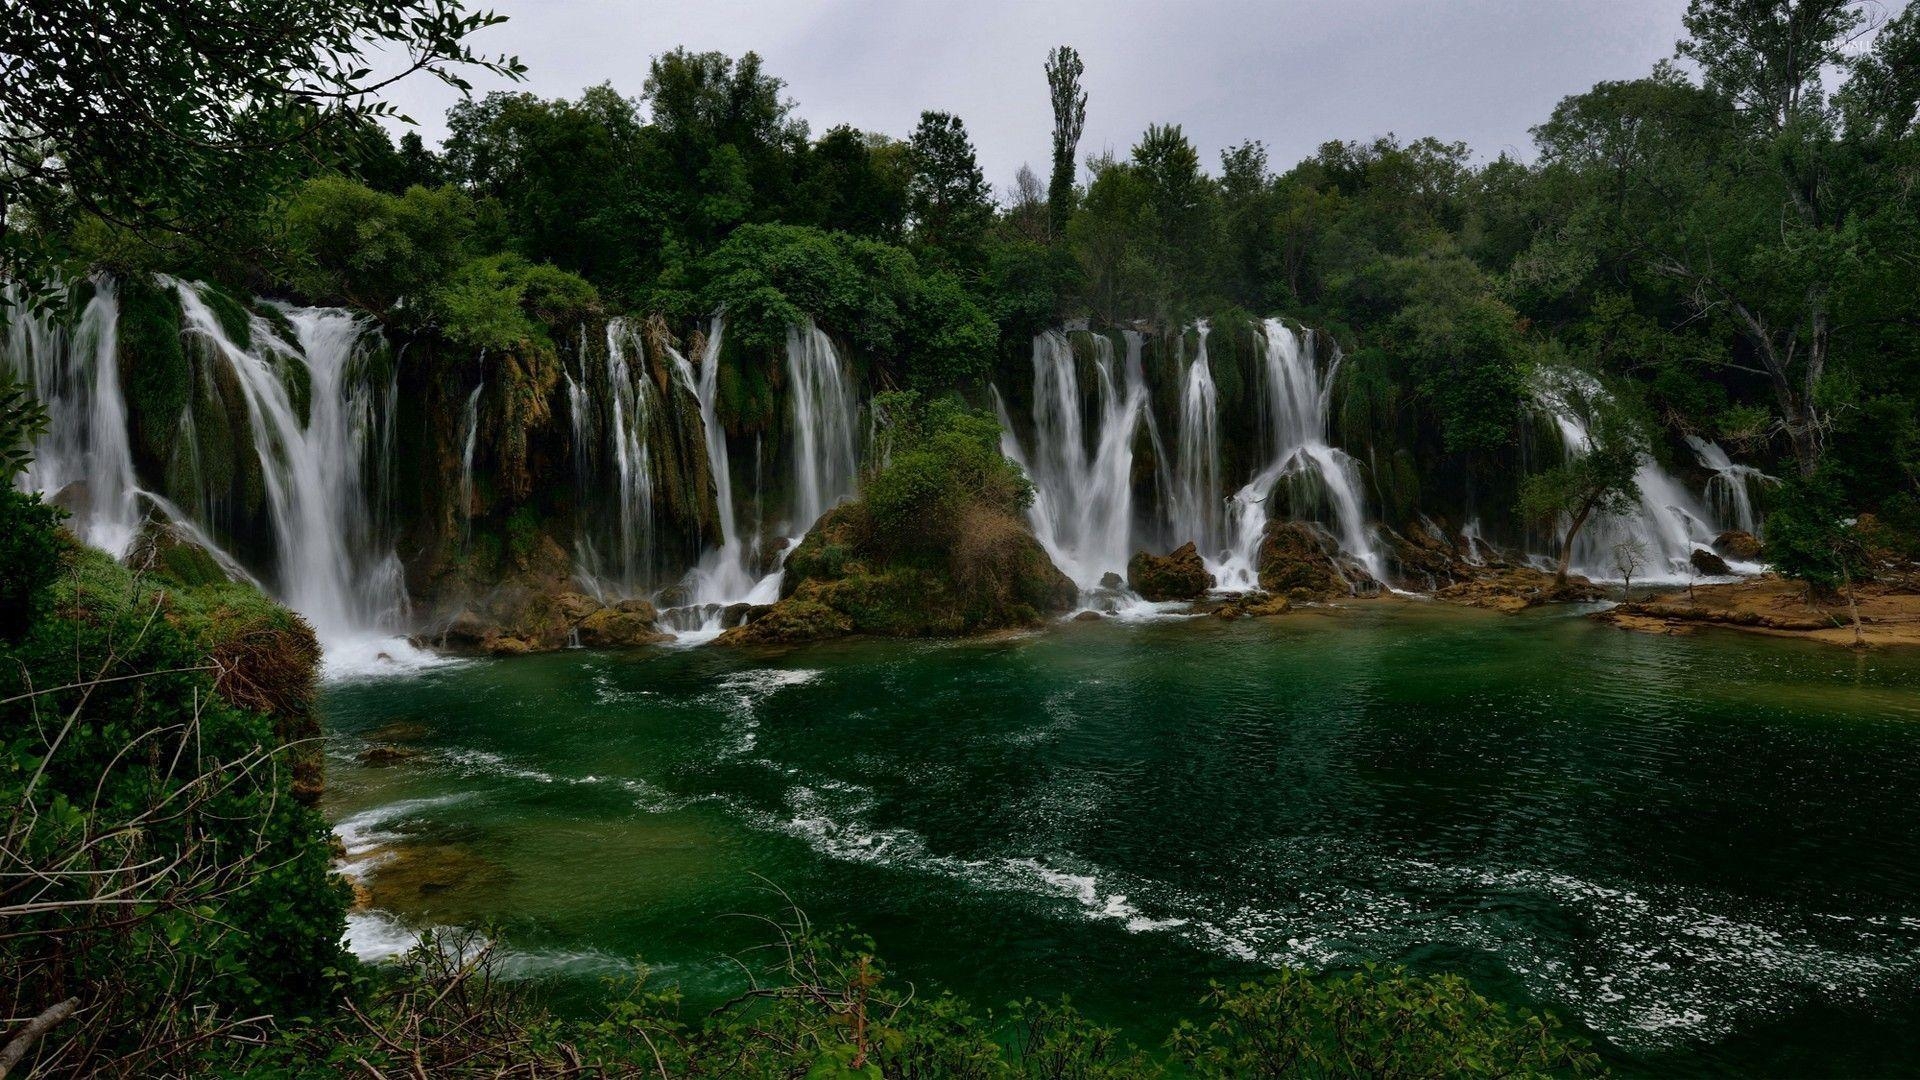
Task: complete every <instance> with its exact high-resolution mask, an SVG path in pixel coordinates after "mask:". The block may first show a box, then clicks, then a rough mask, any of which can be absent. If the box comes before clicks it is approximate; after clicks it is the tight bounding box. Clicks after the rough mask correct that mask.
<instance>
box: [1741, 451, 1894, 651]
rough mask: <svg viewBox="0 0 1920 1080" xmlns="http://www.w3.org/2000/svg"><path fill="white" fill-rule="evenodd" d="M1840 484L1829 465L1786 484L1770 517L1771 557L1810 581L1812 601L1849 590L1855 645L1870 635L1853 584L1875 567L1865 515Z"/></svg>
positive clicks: (1780, 568) (1788, 573) (1775, 565)
mask: <svg viewBox="0 0 1920 1080" xmlns="http://www.w3.org/2000/svg"><path fill="white" fill-rule="evenodd" d="M1838 487H1839V485H1838V484H1836V483H1835V482H1834V480H1833V478H1832V477H1830V476H1828V475H1826V474H1825V471H1824V470H1823V471H1822V472H1821V473H1819V474H1816V475H1814V476H1812V477H1795V478H1793V479H1792V480H1789V481H1788V482H1787V483H1786V484H1784V485H1782V487H1781V491H1780V494H1779V495H1778V497H1777V500H1776V505H1775V507H1774V510H1773V512H1772V513H1771V514H1769V515H1768V516H1767V524H1766V533H1767V562H1768V563H1769V564H1771V565H1772V566H1773V568H1774V569H1775V570H1778V571H1779V572H1780V573H1782V574H1785V575H1786V576H1788V577H1791V578H1798V579H1799V580H1801V581H1803V582H1805V583H1806V586H1807V600H1808V602H1809V603H1811V602H1812V600H1813V595H1814V593H1815V592H1816V591H1817V592H1820V593H1823V594H1825V595H1827V596H1833V595H1835V594H1840V595H1844V596H1845V597H1846V598H1847V607H1848V609H1849V610H1850V611H1851V612H1852V614H1853V640H1854V644H1856V645H1859V644H1861V643H1862V642H1863V640H1864V638H1863V635H1862V633H1861V630H1860V607H1859V604H1858V603H1856V602H1855V600H1854V593H1853V585H1854V582H1855V581H1856V580H1858V579H1860V578H1862V577H1866V576H1867V575H1868V572H1869V569H1870V568H1869V564H1868V561H1867V550H1866V545H1865V543H1863V542H1862V538H1861V536H1860V520H1859V518H1858V517H1856V516H1854V515H1853V514H1851V513H1849V512H1848V511H1847V509H1846V507H1845V505H1844V503H1843V502H1842V500H1841V499H1840V497H1839V492H1838Z"/></svg>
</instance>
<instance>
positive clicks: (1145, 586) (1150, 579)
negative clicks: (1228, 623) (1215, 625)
mask: <svg viewBox="0 0 1920 1080" xmlns="http://www.w3.org/2000/svg"><path fill="white" fill-rule="evenodd" d="M1213 586H1214V579H1213V575H1212V574H1210V573H1208V572H1207V567H1206V564H1205V563H1203V562H1201V561H1200V551H1199V549H1198V548H1197V547H1195V546H1194V543H1193V541H1191V540H1189V541H1187V542H1186V543H1184V544H1182V545H1180V546H1179V547H1177V548H1174V549H1173V550H1172V551H1171V552H1169V553H1168V554H1165V555H1155V554H1153V553H1151V552H1146V551H1140V552H1135V553H1134V556H1133V558H1131V559H1128V560H1127V587H1128V588H1130V589H1132V590H1133V591H1134V592H1137V593H1139V594H1140V595H1141V596H1142V597H1144V598H1145V599H1148V600H1195V599H1198V598H1199V597H1201V596H1204V595H1205V594H1206V591H1207V590H1208V589H1211V588H1213Z"/></svg>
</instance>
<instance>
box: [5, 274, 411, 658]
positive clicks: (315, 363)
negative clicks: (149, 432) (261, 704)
mask: <svg viewBox="0 0 1920 1080" xmlns="http://www.w3.org/2000/svg"><path fill="white" fill-rule="evenodd" d="M158 281H159V283H160V284H161V285H162V286H163V287H166V288H169V289H171V290H173V292H174V293H175V294H176V295H177V296H178V297H179V301H180V308H181V316H182V326H181V334H182V337H183V339H185V341H186V342H187V343H188V344H189V345H191V346H193V348H192V350H191V357H190V363H191V364H192V365H193V367H194V369H195V371H194V379H195V386H196V388H197V389H196V392H198V393H203V394H217V393H218V392H219V391H218V387H219V386H220V385H222V384H223V382H226V383H230V385H232V386H233V387H235V388H236V389H237V390H238V392H239V394H240V396H241V397H242V399H243V400H244V405H245V408H246V411H247V416H248V424H247V428H248V430H249V434H250V436H251V439H252V445H251V451H252V455H253V457H254V458H255V460H256V461H257V462H258V465H259V475H260V479H261V481H262V487H263V488H264V491H263V494H264V496H265V499H264V504H265V510H266V515H267V521H266V525H267V527H268V528H269V529H270V531H271V533H272V539H273V544H274V552H275V559H274V565H273V566H272V567H271V568H270V569H269V570H268V571H267V572H264V573H262V572H260V571H258V570H257V569H250V568H248V567H245V566H244V565H243V564H242V561H241V560H239V559H237V558H235V557H234V556H233V555H231V554H229V553H228V552H227V551H226V550H224V548H223V547H222V546H221V545H220V544H219V543H218V542H217V541H216V539H215V537H214V533H215V532H216V531H218V530H216V529H215V528H213V527H212V526H211V525H210V523H209V520H208V517H207V515H208V514H209V513H210V512H211V508H212V507H213V506H214V505H215V504H216V503H217V502H218V501H219V499H220V497H221V493H216V492H209V491H207V490H205V487H204V483H203V478H202V477H201V473H200V470H199V468H198V463H199V457H198V455H199V446H198V441H199V435H200V432H199V430H198V428H197V426H196V424H195V421H194V419H193V413H192V409H191V407H189V408H188V409H186V410H185V411H183V413H182V415H181V417H180V420H179V421H178V424H177V427H176V429H175V431H174V438H175V439H176V440H177V442H176V446H175V448H174V451H173V458H172V464H171V465H170V466H169V468H170V470H171V469H174V468H177V469H178V470H179V471H180V473H181V474H182V476H183V480H182V481H181V482H182V483H184V484H188V485H191V486H193V487H194V490H193V491H192V492H191V496H192V497H191V498H188V499H186V500H185V501H186V502H187V503H188V505H187V506H186V507H182V506H178V505H176V504H174V503H173V502H171V501H169V500H167V499H166V498H163V497H162V496H160V495H159V494H157V493H155V492H151V491H147V490H143V489H142V488H140V487H139V486H138V485H137V482H136V477H135V472H134V463H133V457H132V452H131V449H130V447H131V439H130V437H129V429H128V416H127V407H126V401H125V399H124V397H123V396H122V393H121V388H120V385H119V380H118V366H119V357H118V355H117V341H116V333H115V329H116V326H117V322H118V304H117V293H116V289H115V287H114V283H113V282H112V281H111V280H110V279H107V278H101V279H98V280H97V281H95V283H94V294H93V297H92V298H91V300H90V301H89V302H88V304H87V305H86V307H85V309H84V310H83V311H82V312H81V313H80V316H79V319H78V321H77V323H76V324H75V326H74V328H73V330H72V331H71V333H68V332H66V331H63V330H61V329H60V328H59V327H58V326H57V325H56V324H54V323H52V322H50V321H49V320H48V319H46V318H45V317H43V316H42V315H39V314H35V313H29V312H20V311H15V312H14V313H13V314H12V326H11V328H10V329H9V332H8V336H7V349H6V352H7V358H8V362H9V364H10V365H11V366H12V367H13V368H14V369H15V370H16V371H17V372H19V373H20V375H21V376H22V377H23V379H24V381H26V382H27V383H28V384H29V385H30V386H31V387H32V388H33V390H34V393H35V395H36V397H37V398H38V399H39V400H40V401H41V402H42V403H43V404H44V405H45V406H46V408H47V410H48V412H49V415H50V418H51V420H52V423H51V426H50V429H49V431H48V433H47V434H46V435H45V436H44V437H43V438H42V439H41V440H39V442H37V443H36V444H35V447H34V453H35V465H34V467H33V469H32V470H31V471H30V472H28V473H27V474H26V476H25V477H24V478H23V481H22V482H23V483H24V484H26V485H28V486H30V487H32V488H35V489H38V490H41V491H45V492H47V493H49V494H57V493H58V492H60V491H61V490H62V489H67V490H68V491H69V492H70V494H69V495H68V497H67V498H68V501H70V502H77V503H78V505H79V509H80V511H81V512H80V513H79V514H78V515H77V516H76V521H75V525H76V526H77V528H78V531H79V534H80V536H81V538H82V539H83V540H85V541H86V542H87V543H89V544H92V545H95V546H97V547H100V548H102V549H104V550H106V551H109V552H111V553H113V554H114V555H116V556H122V555H125V554H126V552H127V551H128V549H129V547H130V546H131V544H132V541H133V539H134V538H135V536H136V535H137V534H138V532H139V530H140V529H141V527H142V525H143V522H144V519H145V516H146V512H147V507H148V506H151V507H152V508H154V509H156V510H158V511H159V513H160V514H161V515H162V516H163V517H164V518H166V519H167V520H168V521H169V522H170V525H169V526H168V527H169V528H171V529H173V530H174V531H175V532H176V533H177V534H179V535H180V536H182V537H183V538H185V539H187V540H189V541H191V542H193V543H195V544H198V545H200V546H201V547H204V548H205V549H207V551H208V552H209V554H211V555H212V556H213V557H214V559H215V560H216V561H218V562H219V563H220V565H221V566H222V567H223V568H225V569H226V570H227V572H228V573H230V574H232V575H234V576H236V577H239V578H243V579H246V580H249V581H254V582H255V583H256V584H258V583H260V579H261V578H265V579H266V584H267V586H268V588H269V591H271V592H272V593H273V594H274V595H275V596H276V597H277V598H278V599H279V600H280V601H281V602H283V603H285V604H286V605H287V606H288V607H291V608H293V609H294V610H295V611H297V612H299V613H300V614H301V615H302V616H304V617H305V618H306V619H307V621H308V622H309V623H310V624H312V626H313V628H314V630H315V632H316V634H317V635H318V636H319V638H320V641H321V644H322V646H323V648H324V650H325V653H326V663H327V668H328V671H329V672H330V673H340V672H343V671H350V670H357V669H359V668H360V667H361V666H362V662H363V661H364V662H365V663H366V664H367V665H368V666H369V667H371V665H372V663H373V661H374V659H375V657H377V656H383V657H384V658H385V660H389V661H395V662H396V663H395V664H394V666H396V667H398V666H405V665H404V663H403V662H405V661H411V660H416V659H417V660H425V659H426V658H425V657H424V656H423V654H420V653H419V652H418V651H417V650H414V649H412V647H411V646H409V645H407V643H406V642H404V641H402V640H399V639H397V638H393V637H391V635H392V634H393V632H395V631H397V630H398V629H400V627H401V625H402V623H403V621H404V619H405V616H406V612H407V597H406V590H405V588H404V583H403V580H402V572H401V567H400V562H399V559H398V558H397V557H396V556H395V554H394V552H393V548H392V544H391V542H390V540H389V539H388V533H389V531H390V530H389V528H388V524H387V522H386V521H385V520H384V515H383V513H382V506H381V504H380V502H379V501H378V498H377V496H378V494H379V493H380V492H383V491H385V490H387V488H388V486H389V485H388V478H389V473H390V470H391V457H392V442H391V439H392V431H391V426H390V418H391V416H392V415H393V411H394V404H395V398H394V395H395V393H396V388H395V386H394V384H393V382H392V378H391V375H390V374H388V375H387V376H386V377H385V378H379V377H376V373H375V371H374V368H375V365H373V364H371V363H370V362H369V356H370V353H371V350H370V348H369V346H370V345H371V344H373V342H374V341H375V340H376V339H375V337H374V336H373V333H372V327H371V325H370V324H369V323H368V322H366V321H365V320H363V319H361V318H359V317H357V316H355V315H353V314H351V313H349V312H346V311H343V310H340V309H334V308H283V309H282V311H283V314H284V315H285V325H286V326H289V327H291V328H292V330H293V337H294V340H293V341H291V342H289V341H287V340H285V339H284V338H283V337H282V336H281V335H280V334H279V333H278V332H277V331H276V329H275V326H274V324H272V323H270V322H268V321H267V320H266V319H262V318H260V317H258V316H249V317H248V318H249V322H248V327H247V330H248V337H249V338H250V340H251V342H252V344H251V345H249V346H245V347H243V346H241V345H239V344H238V343H236V342H235V341H234V340H233V338H232V337H231V336H230V335H229V333H228V331H227V329H226V327H224V326H223V325H222V324H221V322H220V319H219V318H218V316H216V315H215V313H214V311H213V309H212V308H211V307H210V306H209V304H208V302H207V300H206V299H205V297H204V296H203V295H202V292H201V287H200V286H198V285H195V284H192V283H190V282H184V281H179V280H176V279H173V278H166V277H162V278H159V279H158ZM214 365H219V366H222V367H223V368H224V370H225V372H226V373H228V374H230V375H231V376H232V378H231V380H223V379H221V378H217V377H216V376H215V373H214ZM76 483H78V484H80V485H82V486H81V487H80V488H79V489H77V490H78V492H79V494H77V495H76V494H72V492H73V491H75V490H76V489H74V488H73V487H72V485H74V484H76ZM141 504H146V505H144V506H143V505H141Z"/></svg>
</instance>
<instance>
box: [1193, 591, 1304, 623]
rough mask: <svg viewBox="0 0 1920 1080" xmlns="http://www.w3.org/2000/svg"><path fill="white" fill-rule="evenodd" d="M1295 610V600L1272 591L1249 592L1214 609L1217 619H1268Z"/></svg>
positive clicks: (1214, 615)
mask: <svg viewBox="0 0 1920 1080" xmlns="http://www.w3.org/2000/svg"><path fill="white" fill-rule="evenodd" d="M1292 610H1293V601H1291V600H1289V599H1287V598H1286V597H1284V596H1274V595H1272V594H1270V593H1248V594H1247V595H1245V596H1242V597H1240V598H1238V599H1235V600H1231V601H1229V602H1227V603H1225V604H1222V605H1220V606H1219V607H1217V608H1215V609H1214V611H1213V617H1214V618H1216V619H1228V620H1231V619H1266V618H1272V617H1273V616H1275V615H1285V614H1286V613H1287V612H1289V611H1292Z"/></svg>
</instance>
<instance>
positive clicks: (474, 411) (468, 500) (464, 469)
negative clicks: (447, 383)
mask: <svg viewBox="0 0 1920 1080" xmlns="http://www.w3.org/2000/svg"><path fill="white" fill-rule="evenodd" d="M484 389H486V384H485V383H481V384H479V385H477V386H475V387H474V388H473V393H471V394H468V395H467V404H466V407H465V408H463V409H461V410H460V544H461V546H462V547H465V546H466V545H467V544H468V543H469V542H471V541H472V539H473V452H474V449H475V448H476V447H477V446H478V445H479V442H480V391H482V390H484Z"/></svg>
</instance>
